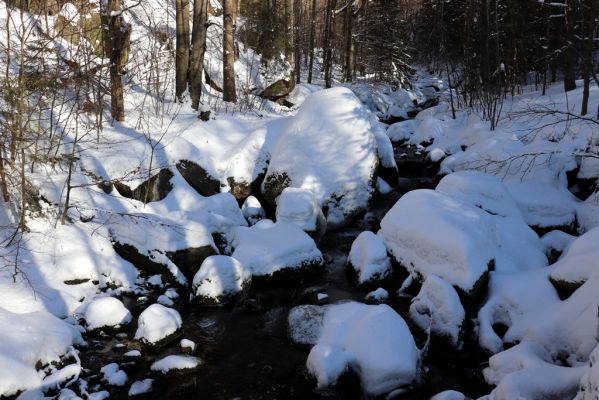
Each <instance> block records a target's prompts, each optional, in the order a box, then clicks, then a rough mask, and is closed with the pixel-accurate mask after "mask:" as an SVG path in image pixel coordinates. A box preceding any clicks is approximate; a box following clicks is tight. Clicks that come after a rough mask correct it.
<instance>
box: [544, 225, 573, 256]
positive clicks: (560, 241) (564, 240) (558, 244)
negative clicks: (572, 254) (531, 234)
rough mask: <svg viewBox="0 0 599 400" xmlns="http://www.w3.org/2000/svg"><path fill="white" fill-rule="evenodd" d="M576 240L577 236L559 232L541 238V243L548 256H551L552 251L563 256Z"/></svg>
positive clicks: (551, 232) (548, 233)
mask: <svg viewBox="0 0 599 400" xmlns="http://www.w3.org/2000/svg"><path fill="white" fill-rule="evenodd" d="M574 240H576V237H575V236H572V235H570V234H567V233H566V232H563V231H558V230H556V231H550V232H547V233H546V234H544V235H543V237H541V242H542V243H543V247H544V249H545V254H546V255H547V256H549V255H550V254H551V251H552V250H554V251H557V252H559V253H561V254H563V253H564V252H565V251H566V250H567V249H568V248H569V247H570V245H571V244H572V242H573V241H574Z"/></svg>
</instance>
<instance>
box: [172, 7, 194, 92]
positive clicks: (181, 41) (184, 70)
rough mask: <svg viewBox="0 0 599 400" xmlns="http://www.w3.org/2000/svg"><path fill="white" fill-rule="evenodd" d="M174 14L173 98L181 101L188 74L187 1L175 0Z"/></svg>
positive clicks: (185, 88)
mask: <svg viewBox="0 0 599 400" xmlns="http://www.w3.org/2000/svg"><path fill="white" fill-rule="evenodd" d="M194 8H195V7H194ZM175 12H176V19H177V43H176V50H175V54H176V58H175V96H177V99H178V100H179V101H183V94H184V93H185V91H186V90H187V78H188V72H189V0H176V2H175Z"/></svg>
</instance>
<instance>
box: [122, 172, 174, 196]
mask: <svg viewBox="0 0 599 400" xmlns="http://www.w3.org/2000/svg"><path fill="white" fill-rule="evenodd" d="M173 176H174V174H173V173H172V171H171V170H169V169H161V170H160V172H158V173H157V174H156V175H154V176H152V177H151V178H150V179H148V180H147V181H145V182H143V183H142V184H141V185H139V186H138V187H136V188H135V189H131V188H130V187H129V186H127V185H125V184H124V183H122V182H115V183H114V187H115V188H116V190H117V191H118V192H119V194H120V195H121V196H123V197H127V198H128V199H134V200H138V201H141V202H143V203H150V202H153V201H160V200H163V199H164V198H165V197H166V196H167V195H168V194H169V193H170V191H171V190H172V189H173V185H172V184H171V182H170V180H171V178H172V177H173Z"/></svg>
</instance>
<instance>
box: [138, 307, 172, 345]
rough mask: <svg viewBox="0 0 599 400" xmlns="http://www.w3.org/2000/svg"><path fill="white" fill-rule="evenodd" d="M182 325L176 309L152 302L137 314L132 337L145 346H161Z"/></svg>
mask: <svg viewBox="0 0 599 400" xmlns="http://www.w3.org/2000/svg"><path fill="white" fill-rule="evenodd" d="M182 325H183V321H182V320H181V315H179V312H178V311H177V310H175V309H173V308H168V307H165V306H163V305H161V304H152V305H151V306H149V307H148V308H146V309H145V310H144V311H143V312H142V313H141V314H140V315H139V318H138V320H137V330H136V332H135V336H134V338H135V339H136V340H139V341H140V342H142V343H143V344H145V345H147V346H151V347H155V348H159V347H163V346H165V345H166V344H168V343H170V342H171V341H172V340H173V338H174V335H175V334H176V333H177V331H178V330H179V329H181V327H182Z"/></svg>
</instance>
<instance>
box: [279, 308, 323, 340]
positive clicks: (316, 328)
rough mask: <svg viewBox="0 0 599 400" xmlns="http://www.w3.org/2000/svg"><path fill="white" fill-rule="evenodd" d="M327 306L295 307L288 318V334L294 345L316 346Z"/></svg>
mask: <svg viewBox="0 0 599 400" xmlns="http://www.w3.org/2000/svg"><path fill="white" fill-rule="evenodd" d="M326 310H327V306H315V305H311V304H308V305H301V306H297V307H293V308H292V309H291V310H290V311H289V316H288V317H287V333H288V336H289V340H290V341H291V343H292V344H294V345H298V346H314V345H315V344H316V342H317V341H318V337H319V336H320V332H321V330H322V323H323V319H324V315H325V313H326Z"/></svg>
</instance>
